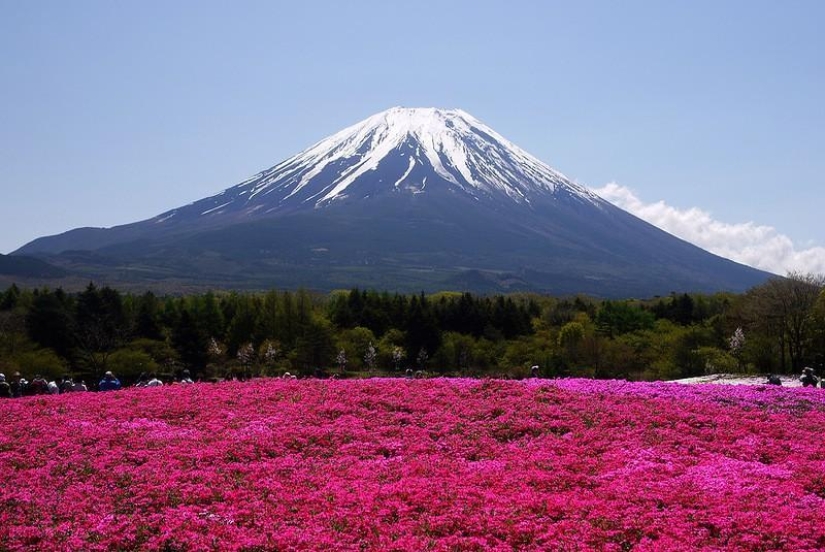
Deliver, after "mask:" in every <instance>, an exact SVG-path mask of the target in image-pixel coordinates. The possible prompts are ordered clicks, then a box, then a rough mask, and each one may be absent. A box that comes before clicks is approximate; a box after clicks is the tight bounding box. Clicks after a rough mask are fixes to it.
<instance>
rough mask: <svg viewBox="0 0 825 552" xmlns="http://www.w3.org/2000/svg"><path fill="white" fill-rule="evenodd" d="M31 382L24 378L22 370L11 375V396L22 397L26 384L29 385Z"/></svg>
mask: <svg viewBox="0 0 825 552" xmlns="http://www.w3.org/2000/svg"><path fill="white" fill-rule="evenodd" d="M28 384H29V382H27V381H26V380H25V379H23V376H21V375H20V372H15V373H13V374H12V375H11V382H9V387H10V388H11V396H12V397H13V398H15V399H17V398H19V397H22V396H23V392H24V391H25V390H26V386H28Z"/></svg>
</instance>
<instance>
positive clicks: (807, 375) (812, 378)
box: [799, 366, 819, 387]
mask: <svg viewBox="0 0 825 552" xmlns="http://www.w3.org/2000/svg"><path fill="white" fill-rule="evenodd" d="M799 380H800V381H801V382H802V387H808V386H810V387H816V384H817V383H819V378H817V377H816V375H814V369H813V368H811V367H810V366H806V367H805V368H803V369H802V376H801V377H800V378H799Z"/></svg>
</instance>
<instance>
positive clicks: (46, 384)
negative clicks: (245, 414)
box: [0, 370, 195, 399]
mask: <svg viewBox="0 0 825 552" xmlns="http://www.w3.org/2000/svg"><path fill="white" fill-rule="evenodd" d="M174 383H181V384H190V383H195V382H194V380H193V379H192V376H191V374H190V372H189V370H183V371H182V372H181V375H180V378H178V379H177V380H175V381H174ZM161 385H163V381H162V380H161V379H160V378H158V375H157V374H155V373H151V374H146V373H143V374H141V375H140V377H138V380H137V382H136V383H135V387H159V386H161ZM122 388H123V384H122V383H121V382H120V380H119V379H118V378H117V377H116V376H115V375H114V374H113V373H112V372H111V371H108V372H106V373H105V374H104V375H103V378H102V379H101V380H100V382H98V384H97V390H98V391H102V392H105V391H117V390H119V389H122ZM89 390H90V389H89V386H88V385H86V382H85V381H84V380H77V381H75V380H74V379H73V378H72V377H71V376H64V377H63V378H61V379H60V380H59V381H56V380H52V381H47V380H46V378H44V377H43V376H42V375H40V374H36V375H35V376H34V377H33V378H32V379H31V381H28V380H27V379H26V378H24V377H23V376H22V375H21V374H20V372H14V373H13V374H12V375H11V378H10V379H8V380H7V379H6V375H5V374H1V373H0V399H15V398H18V397H24V396H29V395H58V394H60V393H77V392H84V391H89Z"/></svg>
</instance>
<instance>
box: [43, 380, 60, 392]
mask: <svg viewBox="0 0 825 552" xmlns="http://www.w3.org/2000/svg"><path fill="white" fill-rule="evenodd" d="M46 389H47V390H48V391H49V394H50V395H59V394H60V387H59V386H58V385H57V382H56V381H54V380H52V381H50V382H49V383H48V384H46Z"/></svg>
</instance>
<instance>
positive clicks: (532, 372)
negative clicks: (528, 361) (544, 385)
mask: <svg viewBox="0 0 825 552" xmlns="http://www.w3.org/2000/svg"><path fill="white" fill-rule="evenodd" d="M530 377H531V378H538V377H539V365H538V364H534V365H533V366H532V367H531V368H530Z"/></svg>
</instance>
